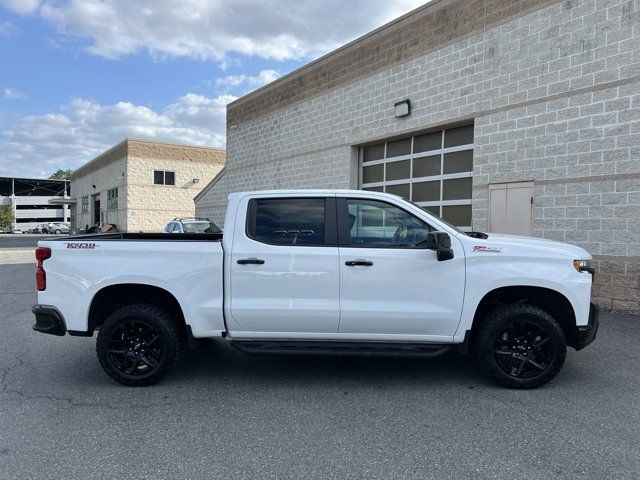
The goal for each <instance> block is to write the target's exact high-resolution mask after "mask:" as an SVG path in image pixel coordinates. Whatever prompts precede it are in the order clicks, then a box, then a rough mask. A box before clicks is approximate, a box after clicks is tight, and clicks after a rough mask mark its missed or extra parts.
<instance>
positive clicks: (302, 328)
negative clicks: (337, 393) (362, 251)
mask: <svg viewBox="0 0 640 480" xmlns="http://www.w3.org/2000/svg"><path fill="white" fill-rule="evenodd" d="M247 201H248V204H247V221H246V226H245V225H240V224H237V225H236V226H235V234H234V237H233V247H232V252H231V261H230V263H228V264H227V265H228V266H229V268H230V289H229V292H228V295H230V297H231V298H230V312H231V317H232V320H233V322H232V323H230V324H229V329H230V331H231V333H232V335H236V336H249V337H260V336H262V337H269V336H282V333H290V334H291V335H288V336H289V337H292V338H293V337H296V336H302V337H303V336H304V335H305V334H310V333H313V334H318V333H324V334H326V333H333V334H335V333H336V332H337V331H338V322H339V318H340V290H339V288H340V264H339V258H338V257H339V255H338V246H337V228H336V209H335V197H329V198H327V197H326V196H324V195H321V196H315V197H314V196H305V198H296V197H295V196H282V197H277V198H272V197H260V196H258V197H256V198H252V199H251V200H247ZM239 222H242V220H239Z"/></svg>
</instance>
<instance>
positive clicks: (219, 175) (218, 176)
mask: <svg viewBox="0 0 640 480" xmlns="http://www.w3.org/2000/svg"><path fill="white" fill-rule="evenodd" d="M226 171H227V164H226V163H225V165H224V166H223V167H222V168H221V169H220V171H219V172H218V173H216V176H215V177H213V178H212V179H211V181H210V182H209V183H207V184H206V185H205V186H204V188H203V189H202V190H200V191H199V192H198V194H197V195H196V196H195V197H193V201H194V203H195V202H197V201H198V200H200V199H201V198H202V197H203V196H204V195H205V194H206V193H207V192H208V191H209V190H211V187H213V186H214V185H215V184H216V183H218V180H220V179H221V178H222V177H223V176H224V174H225V173H226Z"/></svg>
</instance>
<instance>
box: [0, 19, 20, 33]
mask: <svg viewBox="0 0 640 480" xmlns="http://www.w3.org/2000/svg"><path fill="white" fill-rule="evenodd" d="M19 31H20V30H19V29H18V27H16V26H15V25H14V24H13V23H9V22H5V21H0V37H9V36H11V35H15V34H16V33H18V32H19Z"/></svg>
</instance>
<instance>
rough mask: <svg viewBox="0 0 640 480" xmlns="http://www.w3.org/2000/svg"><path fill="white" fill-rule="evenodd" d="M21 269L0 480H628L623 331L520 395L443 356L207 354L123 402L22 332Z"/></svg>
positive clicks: (630, 352)
mask: <svg viewBox="0 0 640 480" xmlns="http://www.w3.org/2000/svg"><path fill="white" fill-rule="evenodd" d="M28 258H31V257H28ZM33 269H34V265H33V264H24V263H14V264H4V265H0V307H1V308H0V326H1V327H2V335H1V336H0V380H1V390H0V478H2V479H27V478H37V479H60V478H65V479H75V478H78V479H87V478H101V479H102V478H107V479H116V478H118V479H120V478H136V479H161V478H170V479H179V478H185V479H200V478H203V479H204V478H207V479H209V478H224V479H230V478H246V479H254V478H255V479H268V478H279V479H289V478H291V479H303V478H304V479H316V478H317V479H349V478H354V479H359V478H367V479H375V478H380V479H395V478H412V479H428V478H438V479H443V478H474V479H484V478H487V479H489V478H499V479H502V478H509V479H527V480H532V479H549V478H553V479H554V480H559V479H581V478H585V479H586V478H589V479H593V478H597V479H601V478H602V479H604V478H616V479H623V478H629V479H637V478H640V375H639V373H638V372H639V371H640V368H639V367H640V347H639V345H640V318H639V317H633V316H619V315H612V314H604V315H602V319H601V329H600V332H599V335H598V338H597V339H596V341H595V343H594V344H592V345H591V346H589V347H588V348H586V349H585V350H583V351H581V352H575V351H573V350H570V351H569V352H568V356H567V362H566V364H565V367H564V369H563V370H562V371H561V373H560V374H559V376H558V377H557V378H556V379H555V380H554V381H553V382H552V383H551V384H549V385H547V386H545V387H543V388H541V389H538V390H534V391H517V390H506V389H503V388H500V387H497V386H495V385H494V384H492V383H491V382H490V381H489V380H487V379H486V378H485V377H484V376H483V375H482V374H481V373H480V372H479V371H478V369H477V367H476V365H475V364H474V362H473V361H472V359H470V358H467V357H463V356H460V355H458V354H449V355H447V356H444V357H441V358H439V359H434V360H419V359H418V360H416V359H388V358H385V359H362V358H326V357H320V358H301V357H251V356H245V355H243V354H241V353H240V352H237V351H235V350H234V349H232V348H230V347H229V346H228V345H226V344H223V343H219V342H215V341H207V342H204V343H203V345H201V346H200V347H199V348H198V349H196V350H192V351H188V352H186V354H185V355H184V356H183V358H182V359H181V361H180V363H179V365H178V368H176V369H175V370H174V371H173V372H171V373H170V374H169V376H168V377H166V378H165V379H164V380H163V381H162V382H161V383H160V384H158V385H156V386H153V387H147V388H128V387H124V386H121V385H119V384H117V383H115V382H113V381H112V380H111V379H110V378H109V377H107V375H106V374H104V373H103V372H102V370H101V369H100V367H99V365H98V362H97V360H96V358H95V350H94V347H95V338H77V337H69V336H65V337H54V336H48V335H43V334H39V333H36V332H33V331H32V330H31V325H32V323H33V318H32V314H31V312H30V307H31V305H32V304H34V303H35V302H36V295H35V293H34V291H33V284H34V281H33Z"/></svg>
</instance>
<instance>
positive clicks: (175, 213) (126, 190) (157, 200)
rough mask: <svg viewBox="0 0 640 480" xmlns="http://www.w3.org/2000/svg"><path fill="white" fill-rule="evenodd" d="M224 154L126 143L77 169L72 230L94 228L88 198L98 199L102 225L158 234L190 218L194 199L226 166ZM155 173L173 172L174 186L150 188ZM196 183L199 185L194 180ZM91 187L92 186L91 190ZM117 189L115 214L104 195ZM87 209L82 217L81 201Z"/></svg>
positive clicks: (192, 148)
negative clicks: (84, 200) (170, 223)
mask: <svg viewBox="0 0 640 480" xmlns="http://www.w3.org/2000/svg"><path fill="white" fill-rule="evenodd" d="M224 161H225V152H224V150H221V149H216V148H203V147H195V146H188V145H176V144H170V143H162V142H150V141H143V140H125V141H124V142H122V143H121V144H119V145H118V146H116V147H114V148H113V149H111V150H109V151H107V152H105V154H103V155H100V156H99V157H97V158H96V159H94V160H93V161H91V162H89V163H88V164H86V165H85V166H84V167H82V168H80V169H78V170H77V171H76V172H75V173H74V175H73V177H72V179H71V181H72V183H71V195H72V197H73V198H75V199H76V202H77V203H76V226H77V227H78V228H82V227H84V226H85V225H91V224H92V223H93V202H92V195H94V194H99V195H100V207H101V210H102V211H103V212H104V219H105V222H106V223H112V224H115V225H116V226H117V227H118V229H119V230H120V231H133V232H137V231H145V232H158V231H160V230H161V229H162V228H163V227H164V226H165V225H166V223H167V222H168V221H170V220H172V219H173V218H175V217H193V216H194V215H195V205H194V201H193V198H194V197H195V196H196V195H197V194H198V193H199V192H200V191H201V190H202V188H204V186H206V185H207V183H208V182H209V181H211V179H212V178H213V177H214V176H215V175H216V174H217V173H218V172H219V171H220V169H221V168H222V167H223V166H224ZM154 170H169V171H173V172H175V183H176V184H175V185H173V186H169V185H154V181H153V172H154ZM194 179H197V180H198V181H197V182H194V181H193V180H194ZM93 185H96V187H95V188H93ZM115 187H117V188H118V209H113V210H111V209H108V208H107V191H108V190H109V189H111V188H115ZM83 196H88V197H89V208H88V211H87V212H82V197H83Z"/></svg>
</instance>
